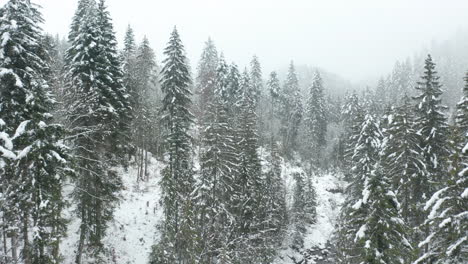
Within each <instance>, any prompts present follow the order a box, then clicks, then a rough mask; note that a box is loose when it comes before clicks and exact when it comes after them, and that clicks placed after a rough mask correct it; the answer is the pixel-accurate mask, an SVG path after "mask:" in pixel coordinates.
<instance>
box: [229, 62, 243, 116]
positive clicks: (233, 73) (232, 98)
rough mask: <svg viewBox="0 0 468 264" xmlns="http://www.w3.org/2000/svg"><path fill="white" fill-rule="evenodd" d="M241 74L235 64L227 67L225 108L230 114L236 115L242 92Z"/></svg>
mask: <svg viewBox="0 0 468 264" xmlns="http://www.w3.org/2000/svg"><path fill="white" fill-rule="evenodd" d="M241 78H242V76H241V73H240V72H239V68H238V67H237V65H236V64H235V63H231V65H229V73H228V77H227V85H226V99H227V101H226V102H227V106H228V109H229V111H230V113H231V114H234V113H237V112H238V111H237V110H239V107H240V102H241V99H242V96H243V93H244V91H242V89H241V86H240V85H241V83H240V82H241Z"/></svg>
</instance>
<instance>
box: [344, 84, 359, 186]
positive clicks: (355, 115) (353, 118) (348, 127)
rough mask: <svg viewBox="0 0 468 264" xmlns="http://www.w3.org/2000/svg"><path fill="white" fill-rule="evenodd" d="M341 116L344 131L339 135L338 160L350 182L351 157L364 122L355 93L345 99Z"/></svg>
mask: <svg viewBox="0 0 468 264" xmlns="http://www.w3.org/2000/svg"><path fill="white" fill-rule="evenodd" d="M341 116H342V119H343V120H342V122H343V127H344V128H343V129H344V131H343V133H342V135H341V137H342V144H343V157H340V158H339V159H341V160H342V167H343V169H344V170H343V172H344V174H345V177H346V178H347V179H348V180H351V177H352V172H351V168H352V167H353V166H352V165H353V158H352V157H353V154H354V150H355V149H354V147H355V143H356V142H357V140H358V138H359V136H360V134H361V125H362V123H363V121H364V110H363V107H362V105H361V102H360V101H359V97H358V96H357V94H356V92H353V93H352V94H351V95H348V96H347V97H346V98H345V102H344V105H343V107H342V110H341Z"/></svg>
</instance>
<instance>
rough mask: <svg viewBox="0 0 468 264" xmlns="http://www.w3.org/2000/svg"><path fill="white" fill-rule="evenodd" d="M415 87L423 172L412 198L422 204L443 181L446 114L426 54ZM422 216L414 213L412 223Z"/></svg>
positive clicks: (431, 62) (445, 154)
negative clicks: (420, 74) (419, 185)
mask: <svg viewBox="0 0 468 264" xmlns="http://www.w3.org/2000/svg"><path fill="white" fill-rule="evenodd" d="M421 79H422V80H421V81H420V82H418V86H417V87H416V89H417V90H418V91H419V92H420V94H419V95H417V96H416V97H414V100H415V103H416V107H415V113H416V118H415V130H416V133H417V135H418V136H419V137H420V147H421V149H422V157H421V160H422V161H423V162H424V166H425V170H424V175H422V176H420V177H421V183H420V184H421V186H424V187H423V189H422V190H421V192H419V193H416V195H418V198H417V199H416V200H417V201H418V203H419V205H417V206H420V207H422V206H423V204H424V203H425V202H426V199H429V197H431V196H432V194H433V193H434V192H435V190H436V188H437V187H438V186H440V184H441V183H442V182H444V181H445V180H446V178H447V177H446V175H447V171H446V169H447V166H446V159H447V156H448V149H447V135H448V130H447V127H448V124H447V117H446V116H445V114H444V113H443V111H444V110H446V107H445V106H443V105H442V104H441V99H440V96H441V95H442V90H441V84H440V83H439V81H438V80H439V77H438V76H437V72H436V71H435V63H434V62H433V61H432V58H431V56H430V55H428V57H427V59H426V60H425V65H424V74H423V75H422V76H421ZM425 217H426V215H425V214H419V215H416V217H415V220H416V224H422V223H423V222H424V219H425Z"/></svg>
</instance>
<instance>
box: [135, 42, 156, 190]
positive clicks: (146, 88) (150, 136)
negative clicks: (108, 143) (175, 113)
mask: <svg viewBox="0 0 468 264" xmlns="http://www.w3.org/2000/svg"><path fill="white" fill-rule="evenodd" d="M134 68H135V72H134V74H133V75H134V78H136V80H137V81H136V83H135V87H134V92H133V96H132V98H133V101H134V103H135V104H134V106H133V108H132V110H133V122H132V129H133V131H132V135H133V137H134V138H133V142H135V145H136V146H137V147H138V149H137V150H136V155H135V161H136V163H137V165H138V175H137V181H138V180H144V179H147V177H148V175H149V172H148V162H149V160H148V153H149V152H153V153H159V145H162V144H161V142H160V141H162V140H161V134H162V131H161V129H160V128H159V124H158V119H159V115H158V111H159V107H160V105H159V104H158V101H159V99H160V98H159V93H158V91H157V89H158V88H159V87H158V80H157V77H158V70H159V69H158V65H157V64H156V56H155V53H154V51H153V49H152V48H151V47H150V43H149V40H148V39H147V38H146V37H144V38H143V41H142V43H141V44H140V45H139V47H138V49H137V51H136V56H135V67H134Z"/></svg>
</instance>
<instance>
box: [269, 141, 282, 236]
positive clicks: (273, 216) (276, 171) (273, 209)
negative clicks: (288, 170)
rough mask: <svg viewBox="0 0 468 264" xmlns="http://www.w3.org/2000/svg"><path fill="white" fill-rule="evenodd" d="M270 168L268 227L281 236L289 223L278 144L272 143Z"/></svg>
mask: <svg viewBox="0 0 468 264" xmlns="http://www.w3.org/2000/svg"><path fill="white" fill-rule="evenodd" d="M269 163H270V167H269V171H268V172H267V173H266V179H265V180H266V182H265V184H266V187H267V190H268V193H267V199H268V201H267V208H268V210H269V211H268V213H267V215H268V217H269V219H268V220H267V221H268V227H269V228H272V229H274V232H275V233H276V234H273V236H274V235H278V236H280V235H281V234H282V231H283V228H284V227H285V226H286V223H287V220H288V218H287V208H286V187H285V183H284V180H283V178H282V176H281V157H280V154H279V148H278V144H277V143H276V142H273V143H272V146H271V149H270V159H269Z"/></svg>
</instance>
